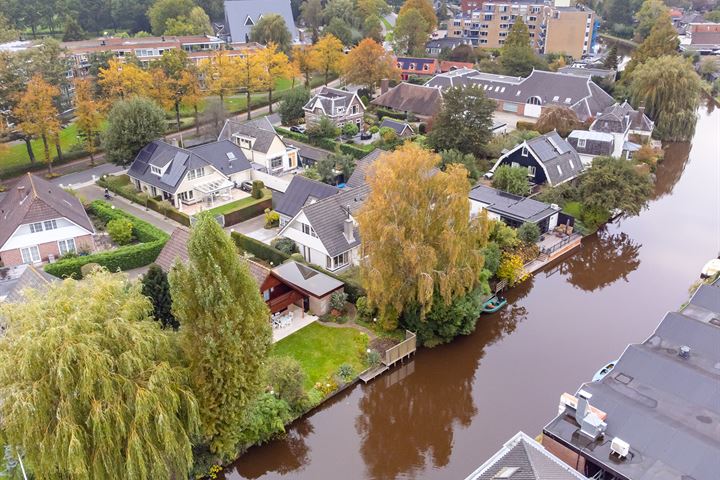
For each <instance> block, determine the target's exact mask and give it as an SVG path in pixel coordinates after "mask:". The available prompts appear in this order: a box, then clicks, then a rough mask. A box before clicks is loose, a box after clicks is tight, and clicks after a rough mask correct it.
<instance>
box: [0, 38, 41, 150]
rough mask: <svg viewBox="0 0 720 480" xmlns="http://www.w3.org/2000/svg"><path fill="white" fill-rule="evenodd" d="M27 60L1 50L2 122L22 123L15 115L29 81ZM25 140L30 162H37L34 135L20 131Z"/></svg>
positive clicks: (0, 97) (0, 109)
mask: <svg viewBox="0 0 720 480" xmlns="http://www.w3.org/2000/svg"><path fill="white" fill-rule="evenodd" d="M26 65H27V64H26V62H24V61H23V59H22V57H20V56H19V55H14V54H12V53H10V52H0V122H2V123H4V124H6V125H10V124H16V125H17V124H18V123H20V119H19V118H18V117H17V115H15V108H16V107H17V104H18V102H19V101H20V98H21V97H22V92H23V90H24V89H25V85H26V83H27V78H26V70H25V68H24V67H25V66H26ZM19 133H20V134H21V136H22V139H23V141H24V142H25V148H26V149H27V153H28V158H29V159H30V163H31V164H34V163H35V152H34V151H33V148H32V136H31V135H28V134H27V133H25V132H22V131H20V132H19Z"/></svg>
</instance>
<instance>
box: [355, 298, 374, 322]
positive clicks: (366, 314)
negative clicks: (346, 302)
mask: <svg viewBox="0 0 720 480" xmlns="http://www.w3.org/2000/svg"><path fill="white" fill-rule="evenodd" d="M355 308H357V316H358V318H359V319H360V320H365V321H369V320H370V319H371V318H372V317H373V315H374V314H375V309H374V308H372V306H370V302H368V299H367V297H359V298H358V299H357V300H356V301H355Z"/></svg>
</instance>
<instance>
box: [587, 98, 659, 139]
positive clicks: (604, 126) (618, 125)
mask: <svg viewBox="0 0 720 480" xmlns="http://www.w3.org/2000/svg"><path fill="white" fill-rule="evenodd" d="M628 127H630V128H631V129H633V130H641V131H646V132H651V131H652V129H653V122H652V121H651V120H650V119H649V118H648V117H647V115H645V113H644V112H643V111H641V110H635V109H634V108H633V107H632V106H631V105H630V104H629V103H628V102H623V103H616V104H614V105H611V106H609V107H607V108H606V109H605V110H603V112H602V113H601V114H600V115H598V116H597V118H596V119H595V121H594V122H593V123H592V125H590V130H592V131H596V132H606V133H624V132H625V131H626V130H627V129H628Z"/></svg>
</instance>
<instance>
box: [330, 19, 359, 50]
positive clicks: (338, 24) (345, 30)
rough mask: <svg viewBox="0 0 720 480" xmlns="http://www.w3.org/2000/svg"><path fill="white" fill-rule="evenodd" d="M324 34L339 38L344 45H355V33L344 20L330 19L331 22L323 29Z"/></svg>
mask: <svg viewBox="0 0 720 480" xmlns="http://www.w3.org/2000/svg"><path fill="white" fill-rule="evenodd" d="M323 34H325V35H333V36H335V37H337V39H338V40H340V41H341V42H342V44H343V45H352V43H353V33H352V30H351V29H350V25H348V23H347V22H346V21H345V20H343V19H342V18H337V17H336V18H332V19H330V22H328V24H327V26H326V27H325V28H324V29H323Z"/></svg>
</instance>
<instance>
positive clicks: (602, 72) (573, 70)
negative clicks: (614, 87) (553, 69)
mask: <svg viewBox="0 0 720 480" xmlns="http://www.w3.org/2000/svg"><path fill="white" fill-rule="evenodd" d="M558 72H560V73H569V74H572V75H579V76H581V77H602V78H606V77H607V78H615V70H610V69H606V68H593V67H572V66H567V67H561V68H559V69H558Z"/></svg>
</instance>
